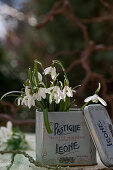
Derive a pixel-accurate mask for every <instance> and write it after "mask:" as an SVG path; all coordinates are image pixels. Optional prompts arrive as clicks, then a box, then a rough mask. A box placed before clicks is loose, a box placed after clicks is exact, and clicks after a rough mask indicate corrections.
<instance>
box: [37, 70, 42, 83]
mask: <svg viewBox="0 0 113 170" xmlns="http://www.w3.org/2000/svg"><path fill="white" fill-rule="evenodd" d="M38 79H39V81H42V75H41V74H40V73H39V72H38Z"/></svg>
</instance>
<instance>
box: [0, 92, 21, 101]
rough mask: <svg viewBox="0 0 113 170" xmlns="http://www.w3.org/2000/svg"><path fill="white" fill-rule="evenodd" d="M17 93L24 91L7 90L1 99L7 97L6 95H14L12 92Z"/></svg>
mask: <svg viewBox="0 0 113 170" xmlns="http://www.w3.org/2000/svg"><path fill="white" fill-rule="evenodd" d="M15 93H20V94H21V93H24V92H22V91H10V92H7V93H5V94H4V95H3V96H2V97H1V100H2V99H3V98H5V97H7V96H12V94H14V95H13V96H17V95H15Z"/></svg>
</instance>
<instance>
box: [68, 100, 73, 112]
mask: <svg viewBox="0 0 113 170" xmlns="http://www.w3.org/2000/svg"><path fill="white" fill-rule="evenodd" d="M74 103H75V100H73V101H72V102H71V103H70V104H69V105H68V107H67V108H66V111H68V110H69V109H70V108H71V107H72V106H73V105H74Z"/></svg>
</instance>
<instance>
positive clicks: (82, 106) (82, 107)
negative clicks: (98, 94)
mask: <svg viewBox="0 0 113 170" xmlns="http://www.w3.org/2000/svg"><path fill="white" fill-rule="evenodd" d="M88 103H89V102H87V103H85V104H84V105H83V106H82V107H81V108H80V111H81V110H83V108H84V107H85V106H87V105H88Z"/></svg>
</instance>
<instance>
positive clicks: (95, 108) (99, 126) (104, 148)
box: [84, 104, 113, 167]
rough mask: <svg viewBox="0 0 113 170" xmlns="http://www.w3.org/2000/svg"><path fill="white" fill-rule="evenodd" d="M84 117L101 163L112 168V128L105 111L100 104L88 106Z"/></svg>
mask: <svg viewBox="0 0 113 170" xmlns="http://www.w3.org/2000/svg"><path fill="white" fill-rule="evenodd" d="M84 116H85V120H86V122H87V125H88V127H89V131H90V133H91V136H92V139H93V141H94V143H95V146H96V148H97V150H98V153H99V155H100V158H101V160H102V162H103V163H104V164H105V165H106V166H108V167H109V166H113V126H112V122H111V120H110V117H109V115H108V112H107V110H106V109H105V107H104V106H102V105H100V104H93V105H89V106H86V107H85V108H84Z"/></svg>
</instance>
